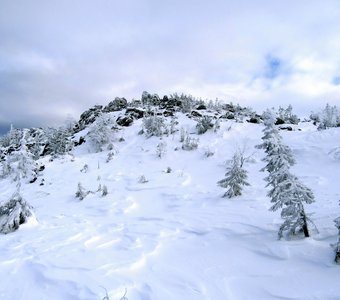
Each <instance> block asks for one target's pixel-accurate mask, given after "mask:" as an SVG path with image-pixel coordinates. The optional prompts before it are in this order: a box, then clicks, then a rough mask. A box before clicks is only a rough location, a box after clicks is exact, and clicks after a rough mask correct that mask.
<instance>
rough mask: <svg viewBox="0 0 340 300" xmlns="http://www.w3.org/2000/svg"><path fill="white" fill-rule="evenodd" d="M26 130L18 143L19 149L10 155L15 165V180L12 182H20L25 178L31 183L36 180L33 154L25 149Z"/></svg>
mask: <svg viewBox="0 0 340 300" xmlns="http://www.w3.org/2000/svg"><path fill="white" fill-rule="evenodd" d="M27 137H28V130H27V129H24V130H23V135H22V138H21V142H20V144H21V145H20V149H19V150H18V151H14V152H12V153H11V158H10V160H11V161H12V162H13V165H15V168H13V169H14V171H15V178H14V180H19V181H20V180H21V178H26V179H27V181H32V180H34V179H35V178H36V173H37V165H36V163H35V161H34V156H33V154H32V153H31V152H30V151H29V150H28V147H27Z"/></svg>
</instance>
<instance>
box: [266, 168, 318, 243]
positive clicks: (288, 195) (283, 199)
mask: <svg viewBox="0 0 340 300" xmlns="http://www.w3.org/2000/svg"><path fill="white" fill-rule="evenodd" d="M278 176H280V180H278V181H277V183H276V185H275V186H274V187H273V188H272V189H271V190H270V191H269V193H268V196H269V197H270V198H271V202H272V203H273V205H272V206H271V208H270V210H272V211H276V210H278V209H279V208H282V211H281V217H282V218H283V219H284V223H283V224H282V225H281V227H280V230H279V234H278V235H279V238H281V237H282V236H283V233H284V232H286V233H287V236H291V235H297V234H299V233H303V234H304V236H305V237H309V236H310V233H309V227H308V223H312V222H311V220H310V219H309V218H308V216H307V214H306V212H305V209H304V203H305V204H310V203H313V202H314V194H313V192H312V191H311V189H309V188H308V187H306V186H305V185H304V184H303V183H301V182H300V181H299V180H298V178H297V177H296V176H294V175H292V174H291V173H290V172H289V171H288V170H282V171H281V174H279V172H278Z"/></svg>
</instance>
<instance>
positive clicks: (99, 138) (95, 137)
mask: <svg viewBox="0 0 340 300" xmlns="http://www.w3.org/2000/svg"><path fill="white" fill-rule="evenodd" d="M111 127H112V121H111V118H110V116H109V115H108V114H100V115H99V116H98V117H97V118H96V121H95V122H93V123H92V124H91V125H90V126H89V131H88V133H87V140H88V141H89V142H90V144H91V145H92V147H93V148H94V150H95V151H96V152H100V151H103V146H105V145H107V144H109V143H110V141H111V140H112V138H113V130H112V128H111Z"/></svg>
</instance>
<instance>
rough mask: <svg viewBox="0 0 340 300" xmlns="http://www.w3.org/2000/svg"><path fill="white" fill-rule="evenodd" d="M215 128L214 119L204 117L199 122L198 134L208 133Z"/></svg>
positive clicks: (197, 126)
mask: <svg viewBox="0 0 340 300" xmlns="http://www.w3.org/2000/svg"><path fill="white" fill-rule="evenodd" d="M213 127H214V123H213V122H212V117H210V116H203V117H202V118H200V119H199V120H198V121H197V124H196V129H197V133H198V134H203V133H206V132H207V131H208V130H209V129H211V128H213Z"/></svg>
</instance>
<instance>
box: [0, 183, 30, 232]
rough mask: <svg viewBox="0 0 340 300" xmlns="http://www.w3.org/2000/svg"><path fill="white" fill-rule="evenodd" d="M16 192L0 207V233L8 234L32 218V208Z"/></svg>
mask: <svg viewBox="0 0 340 300" xmlns="http://www.w3.org/2000/svg"><path fill="white" fill-rule="evenodd" d="M19 189H20V188H19V187H18V190H17V191H16V192H15V193H14V194H13V195H12V197H11V198H10V199H9V200H8V201H7V202H6V203H4V204H2V205H1V206H0V233H5V234H7V233H10V232H12V231H15V230H17V229H18V228H19V226H20V225H22V224H24V223H26V222H27V220H28V219H29V218H30V217H32V216H34V213H33V208H32V206H30V205H29V204H28V203H27V202H26V201H25V200H24V199H23V198H22V196H21V194H20V192H19Z"/></svg>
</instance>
